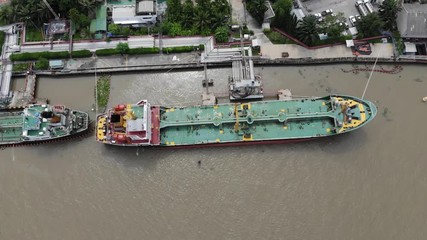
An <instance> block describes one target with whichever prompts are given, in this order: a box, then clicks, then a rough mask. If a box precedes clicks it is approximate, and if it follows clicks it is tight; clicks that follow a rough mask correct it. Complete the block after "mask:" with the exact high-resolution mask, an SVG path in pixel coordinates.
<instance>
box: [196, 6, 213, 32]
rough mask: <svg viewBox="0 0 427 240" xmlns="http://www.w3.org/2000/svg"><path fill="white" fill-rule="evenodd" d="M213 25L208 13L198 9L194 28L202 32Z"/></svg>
mask: <svg viewBox="0 0 427 240" xmlns="http://www.w3.org/2000/svg"><path fill="white" fill-rule="evenodd" d="M211 23H212V18H211V16H210V14H209V12H208V11H206V10H203V9H201V8H199V7H197V10H196V15H195V16H194V27H195V28H196V29H197V30H199V31H200V32H203V31H206V30H207V29H209V27H210V25H211Z"/></svg>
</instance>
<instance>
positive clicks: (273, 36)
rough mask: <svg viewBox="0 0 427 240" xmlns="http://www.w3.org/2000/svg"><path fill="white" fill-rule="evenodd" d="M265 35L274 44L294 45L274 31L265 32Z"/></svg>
mask: <svg viewBox="0 0 427 240" xmlns="http://www.w3.org/2000/svg"><path fill="white" fill-rule="evenodd" d="M264 34H265V35H266V36H267V37H268V39H270V41H271V42H272V43H273V44H294V43H295V42H294V41H292V40H291V39H289V38H287V37H285V36H283V35H282V34H280V33H278V32H274V31H264Z"/></svg>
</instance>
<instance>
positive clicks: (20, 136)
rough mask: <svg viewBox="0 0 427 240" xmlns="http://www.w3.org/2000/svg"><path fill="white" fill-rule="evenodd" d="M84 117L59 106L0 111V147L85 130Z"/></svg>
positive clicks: (77, 112)
mask: <svg viewBox="0 0 427 240" xmlns="http://www.w3.org/2000/svg"><path fill="white" fill-rule="evenodd" d="M88 125H89V117H88V114H87V113H85V112H81V111H76V110H72V109H69V108H66V107H65V106H62V105H55V106H52V105H47V104H33V105H28V106H27V107H25V108H24V109H23V110H19V111H12V110H7V111H0V145H10V144H23V143H31V142H39V141H48V140H54V139H58V138H64V137H67V136H71V135H74V134H78V133H81V132H84V131H86V130H87V129H88Z"/></svg>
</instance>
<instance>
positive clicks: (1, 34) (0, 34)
mask: <svg viewBox="0 0 427 240" xmlns="http://www.w3.org/2000/svg"><path fill="white" fill-rule="evenodd" d="M5 36H6V34H5V33H4V32H0V46H3V44H4V38H5ZM2 52H3V47H1V48H0V54H1V53H2Z"/></svg>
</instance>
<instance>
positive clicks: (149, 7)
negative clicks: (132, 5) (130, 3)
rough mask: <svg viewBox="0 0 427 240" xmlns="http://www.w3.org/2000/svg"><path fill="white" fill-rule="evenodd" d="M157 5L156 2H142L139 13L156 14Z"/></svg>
mask: <svg viewBox="0 0 427 240" xmlns="http://www.w3.org/2000/svg"><path fill="white" fill-rule="evenodd" d="M155 11H156V8H155V4H154V1H151V0H148V1H141V2H139V3H138V13H141V12H155Z"/></svg>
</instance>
